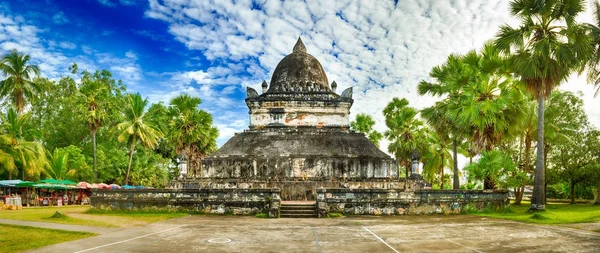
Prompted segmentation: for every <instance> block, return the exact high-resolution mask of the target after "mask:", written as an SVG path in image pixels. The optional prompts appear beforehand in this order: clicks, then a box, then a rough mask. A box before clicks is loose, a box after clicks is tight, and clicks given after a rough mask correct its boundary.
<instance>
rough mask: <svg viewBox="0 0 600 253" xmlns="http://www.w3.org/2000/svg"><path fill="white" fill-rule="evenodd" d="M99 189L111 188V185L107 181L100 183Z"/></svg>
mask: <svg viewBox="0 0 600 253" xmlns="http://www.w3.org/2000/svg"><path fill="white" fill-rule="evenodd" d="M98 189H110V186H108V185H107V184H105V183H99V184H98Z"/></svg>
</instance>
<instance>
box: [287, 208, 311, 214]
mask: <svg viewBox="0 0 600 253" xmlns="http://www.w3.org/2000/svg"><path fill="white" fill-rule="evenodd" d="M279 213H286V214H293V213H298V214H300V213H315V210H314V209H310V210H283V209H280V210H279Z"/></svg>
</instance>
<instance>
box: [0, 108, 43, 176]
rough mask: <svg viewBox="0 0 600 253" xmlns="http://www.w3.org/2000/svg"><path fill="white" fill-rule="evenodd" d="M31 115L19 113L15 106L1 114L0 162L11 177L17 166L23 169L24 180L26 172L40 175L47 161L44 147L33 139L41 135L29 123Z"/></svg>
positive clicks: (29, 174)
mask: <svg viewBox="0 0 600 253" xmlns="http://www.w3.org/2000/svg"><path fill="white" fill-rule="evenodd" d="M29 117H30V114H28V113H26V114H22V115H18V114H17V111H16V110H15V108H14V107H11V108H9V109H8V112H6V114H2V115H0V118H1V119H2V125H1V126H0V132H1V134H0V148H1V149H2V150H1V151H0V163H2V165H3V166H2V167H4V168H5V170H7V172H8V173H9V178H10V179H12V173H13V172H15V170H16V169H17V168H20V169H21V173H22V179H23V180H25V175H26V174H27V175H28V176H30V177H38V176H39V175H40V174H41V173H42V172H44V167H45V165H46V163H47V161H46V155H45V154H46V151H45V149H44V147H43V146H42V144H40V143H39V142H36V141H33V138H35V137H39V131H37V130H35V129H33V128H31V127H30V126H29V125H28V121H29Z"/></svg>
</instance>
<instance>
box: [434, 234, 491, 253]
mask: <svg viewBox="0 0 600 253" xmlns="http://www.w3.org/2000/svg"><path fill="white" fill-rule="evenodd" d="M425 232H426V233H428V234H430V235H434V234H432V233H431V232H429V231H425ZM441 238H442V239H444V240H446V241H448V242H451V243H454V244H456V245H458V246H461V247H464V248H466V249H470V250H472V251H475V252H477V253H485V252H483V251H479V250H476V249H474V248H471V247H467V246H465V245H462V244H460V243H457V242H455V241H452V240H450V239H448V238H446V237H445V236H443V235H442V236H441ZM436 239H439V238H436Z"/></svg>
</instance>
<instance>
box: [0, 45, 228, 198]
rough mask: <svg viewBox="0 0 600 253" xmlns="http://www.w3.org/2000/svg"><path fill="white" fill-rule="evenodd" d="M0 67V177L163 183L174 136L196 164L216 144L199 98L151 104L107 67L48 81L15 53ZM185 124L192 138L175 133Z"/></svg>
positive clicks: (175, 145)
mask: <svg viewBox="0 0 600 253" xmlns="http://www.w3.org/2000/svg"><path fill="white" fill-rule="evenodd" d="M0 69H2V76H3V80H2V79H0V80H2V81H1V83H0V85H1V86H0V95H1V96H3V97H5V98H6V99H4V104H3V105H4V106H5V107H4V108H6V109H5V110H4V113H3V114H2V115H0V116H1V117H0V120H1V122H0V123H1V124H0V178H13V177H17V176H18V177H20V178H22V179H24V180H39V179H43V178H55V179H69V180H73V181H88V182H106V183H118V184H126V183H129V184H136V185H137V184H144V185H148V186H154V187H164V186H165V185H166V183H167V182H168V181H169V179H170V178H173V177H175V176H178V174H177V172H178V170H177V162H178V161H179V160H180V159H178V157H179V155H178V152H175V151H176V150H178V151H181V150H183V148H182V146H181V145H180V144H181V143H179V142H178V141H179V140H185V142H184V143H185V149H186V150H187V152H189V153H188V154H186V155H187V156H189V157H193V158H194V159H196V160H194V164H196V165H199V164H200V163H201V161H200V159H202V158H203V157H204V156H206V155H207V154H209V153H210V152H212V151H214V150H215V149H216V138H217V136H218V132H217V130H216V128H214V127H213V126H212V117H211V115H210V114H208V113H207V112H205V111H202V110H200V109H198V108H197V107H198V105H199V104H200V100H199V98H194V97H190V96H187V95H183V96H182V97H186V100H187V101H196V102H194V103H188V104H186V105H182V107H181V108H175V107H176V106H175V105H173V106H169V107H165V106H164V105H163V104H162V103H156V104H151V105H150V103H149V102H148V100H147V99H142V97H141V96H140V95H139V94H128V93H127V92H126V90H127V89H126V86H125V84H123V83H122V82H121V81H119V80H115V79H113V78H112V74H111V73H110V72H109V71H107V70H101V71H95V72H90V71H87V70H83V71H81V70H79V68H78V66H77V65H76V64H73V65H72V66H71V67H70V68H69V71H70V73H71V75H70V76H66V77H63V78H60V79H59V80H50V79H47V78H44V77H43V76H40V74H42V73H40V72H39V70H38V68H37V67H36V66H35V65H31V64H30V63H29V56H28V55H24V54H22V53H19V52H17V51H11V52H10V53H9V54H8V55H6V56H4V57H3V58H2V61H1V65H0ZM183 107H185V109H183ZM179 109H181V110H179ZM182 118H183V119H182ZM182 120H183V121H184V122H185V124H183V123H182ZM187 127H194V128H197V129H196V130H194V131H192V132H193V133H192V134H191V137H190V136H189V135H185V134H182V132H183V133H186V134H187V133H189V132H186V131H182V129H184V130H189V128H187ZM177 136H186V137H185V138H178V137H177Z"/></svg>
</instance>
